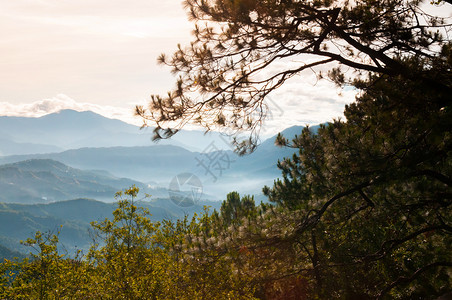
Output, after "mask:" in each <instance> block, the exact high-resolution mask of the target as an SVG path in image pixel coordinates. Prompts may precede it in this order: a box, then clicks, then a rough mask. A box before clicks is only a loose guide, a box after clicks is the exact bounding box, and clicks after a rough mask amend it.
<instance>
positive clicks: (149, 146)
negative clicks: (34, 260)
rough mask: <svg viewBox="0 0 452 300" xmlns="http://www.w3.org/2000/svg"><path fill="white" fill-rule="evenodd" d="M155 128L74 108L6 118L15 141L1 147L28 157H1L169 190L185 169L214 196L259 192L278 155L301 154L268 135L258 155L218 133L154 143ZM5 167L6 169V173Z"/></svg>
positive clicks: (2, 128) (5, 127)
mask: <svg viewBox="0 0 452 300" xmlns="http://www.w3.org/2000/svg"><path fill="white" fill-rule="evenodd" d="M151 131H152V130H145V131H143V130H139V127H137V126H133V125H130V124H126V123H124V122H122V121H119V120H113V119H108V118H105V117H102V116H100V115H98V114H95V113H93V112H76V111H72V110H64V111H61V112H59V113H56V114H50V115H47V116H44V117H41V118H22V117H0V133H1V134H2V137H3V140H4V141H5V140H6V141H8V142H4V141H2V143H0V153H3V154H6V153H8V154H11V152H10V151H11V149H12V148H13V146H12V145H22V146H21V147H20V149H21V151H17V153H16V154H20V155H3V156H0V164H11V163H15V162H20V161H24V160H30V159H46V160H49V159H51V160H55V161H58V162H61V163H63V164H65V165H67V166H69V167H72V168H77V169H81V170H102V171H105V172H107V173H108V176H113V177H116V178H117V179H119V178H129V179H130V182H132V181H134V182H135V183H136V184H137V185H140V186H151V187H153V188H157V187H159V188H167V187H168V184H169V183H170V181H171V180H172V178H174V177H175V176H177V174H180V173H184V172H185V173H192V174H195V175H196V176H198V177H199V178H200V179H201V181H202V182H203V187H204V192H205V194H206V196H207V197H208V198H210V199H212V198H214V199H215V198H216V199H217V200H221V199H222V198H224V197H225V195H226V193H228V192H230V191H232V190H239V191H241V192H242V193H251V194H259V193H260V190H261V188H262V187H263V185H265V184H271V183H272V182H273V180H274V179H275V178H277V177H278V176H279V174H280V171H279V170H278V169H277V168H276V163H277V160H278V159H282V158H283V157H287V156H290V155H292V153H293V150H291V149H287V148H278V147H276V146H274V137H272V138H270V139H268V140H265V141H264V142H263V143H262V144H261V145H260V147H259V148H258V149H257V150H256V151H255V152H254V153H253V154H251V155H247V156H243V157H239V156H237V155H236V154H235V153H233V151H232V150H231V146H230V145H229V144H228V141H229V140H228V138H229V137H227V136H223V135H220V134H218V133H209V134H205V133H204V132H202V131H181V132H180V133H178V134H177V135H175V136H174V137H173V138H172V139H168V140H163V141H160V142H159V143H157V144H156V143H154V142H152V141H151V137H152V132H151ZM286 131H287V133H288V134H287V136H293V135H294V132H301V127H297V126H295V127H291V128H289V129H287V130H286ZM25 144H27V146H26V147H25V146H24V145H25ZM188 144H189V145H188ZM183 145H188V146H183ZM8 149H9V150H8ZM62 149H66V150H62ZM193 149H201V150H198V151H194V150H193ZM227 149H229V150H227ZM49 150H50V151H49ZM43 152H45V153H43ZM5 171H6V169H0V178H1V176H2V175H1V173H2V172H5ZM34 171H37V170H34ZM10 172H11V170H10ZM22 175H25V174H24V173H22ZM104 175H105V174H104ZM5 176H7V175H3V177H5ZM18 183H19V182H18ZM3 184H5V183H3ZM6 184H7V183H6ZM99 184H101V185H102V184H104V183H103V182H99ZM109 186H110V187H113V188H114V187H115V185H110V184H109ZM117 187H119V189H120V188H122V185H118V186H117ZM71 191H72V192H73V190H72V189H71ZM61 195H64V194H63V193H62V194H61ZM80 196H82V195H80ZM89 196H91V195H89ZM42 197H47V196H45V195H43V196H41V198H42ZM53 199H55V201H56V200H68V199H69V198H64V199H61V198H53Z"/></svg>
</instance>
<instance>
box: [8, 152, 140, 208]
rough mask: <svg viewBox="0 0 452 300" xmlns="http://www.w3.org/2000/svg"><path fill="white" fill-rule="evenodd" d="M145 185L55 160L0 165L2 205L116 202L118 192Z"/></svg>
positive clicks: (35, 160)
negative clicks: (76, 200)
mask: <svg viewBox="0 0 452 300" xmlns="http://www.w3.org/2000/svg"><path fill="white" fill-rule="evenodd" d="M132 184H137V185H140V186H141V185H142V184H141V183H139V182H136V181H133V180H130V179H120V178H116V177H114V176H111V175H110V176H109V175H108V174H107V173H104V174H101V173H99V172H91V171H82V170H78V169H75V168H71V167H68V166H67V165H64V164H62V163H60V162H57V161H54V160H51V159H41V160H39V159H32V160H26V161H21V162H16V163H12V164H6V165H1V166H0V189H1V190H2V193H0V202H19V203H36V202H47V201H58V200H67V199H73V198H77V197H92V198H97V199H104V200H110V201H112V200H113V195H114V194H115V192H116V191H118V190H120V189H122V188H125V187H128V186H131V185H132Z"/></svg>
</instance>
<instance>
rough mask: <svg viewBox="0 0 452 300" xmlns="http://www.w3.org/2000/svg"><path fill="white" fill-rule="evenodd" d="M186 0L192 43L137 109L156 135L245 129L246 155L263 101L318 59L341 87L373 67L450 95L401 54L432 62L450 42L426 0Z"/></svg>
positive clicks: (166, 60) (446, 86)
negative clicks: (188, 127)
mask: <svg viewBox="0 0 452 300" xmlns="http://www.w3.org/2000/svg"><path fill="white" fill-rule="evenodd" d="M184 3H185V6H186V9H187V10H188V11H189V16H190V17H191V19H192V20H193V21H194V22H195V24H196V25H195V29H194V32H193V33H194V41H193V42H192V43H191V44H190V46H188V47H183V46H180V45H179V46H178V50H177V51H176V52H175V53H174V54H173V56H171V57H167V56H166V55H164V54H162V56H161V57H160V58H159V61H160V62H161V63H163V64H166V65H168V66H170V67H171V68H172V71H173V72H174V73H175V74H177V75H179V78H178V80H177V84H176V88H175V89H174V90H172V91H170V92H168V95H166V96H152V99H151V101H150V103H149V106H148V107H142V106H141V107H137V114H138V115H139V116H141V117H142V118H143V120H145V122H146V121H151V124H153V122H156V123H157V125H158V126H157V128H156V131H155V132H156V138H162V137H163V138H164V137H170V136H171V135H173V134H174V133H175V132H177V130H178V129H180V128H182V127H183V126H184V125H185V124H186V123H188V122H193V123H197V124H200V125H202V126H204V127H205V128H206V129H207V130H210V129H215V128H219V127H220V128H221V127H226V128H229V129H232V130H233V132H234V130H235V131H236V130H242V129H245V130H248V131H249V132H250V133H251V135H250V138H249V139H248V140H242V141H236V145H237V146H238V148H239V150H242V153H243V152H246V151H247V150H250V149H251V150H252V149H254V145H255V143H256V142H257V134H258V132H259V128H260V125H261V124H262V121H263V119H264V118H265V115H266V112H267V111H266V107H265V102H264V99H265V97H266V96H268V95H269V94H270V93H271V92H272V91H274V90H275V89H276V88H278V87H280V86H281V85H282V84H284V82H285V81H286V80H288V79H289V78H291V77H293V76H295V75H298V74H300V73H301V72H302V71H304V70H309V69H315V67H318V66H322V65H326V67H327V70H328V71H327V72H326V74H324V72H323V73H322V71H321V70H319V71H318V73H317V74H318V76H319V77H323V76H329V77H330V78H331V79H333V80H334V81H335V82H336V83H338V84H344V83H347V82H348V83H356V82H355V81H356V80H357V79H359V78H366V77H367V75H368V74H369V73H372V74H385V75H390V76H398V75H401V76H403V77H405V78H408V79H416V80H421V81H423V82H425V83H426V84H427V85H430V86H432V87H434V88H435V89H436V90H437V91H438V92H441V93H446V94H449V93H451V86H450V82H447V80H448V78H447V76H443V75H444V74H443V75H439V74H431V71H430V70H429V68H427V67H426V68H423V69H418V68H416V67H413V65H412V64H407V63H406V61H405V60H404V58H406V57H412V56H414V57H417V58H418V59H420V60H422V61H423V64H424V65H432V64H434V63H435V61H436V60H437V58H438V55H439V54H440V53H441V51H444V49H443V47H444V46H445V45H447V44H448V43H449V40H448V36H447V32H448V31H450V29H451V25H450V24H447V23H446V20H444V19H442V18H439V17H437V16H432V15H429V14H428V13H427V12H425V11H424V8H425V7H423V2H422V1H419V0H414V1H413V0H402V1H400V0H387V1H380V0H359V1H338V0H310V1H298V0H290V1H281V0H269V1H258V0H234V1H231V0H221V1H219V0H216V1H212V0H211V1H208V0H187V1H185V2H184ZM425 5H431V4H425ZM425 5H424V6H425ZM444 5H449V4H444ZM345 69H347V70H348V69H351V70H352V71H353V72H348V73H347V74H346V73H345V72H344V70H345ZM448 72H449V73H450V69H449V70H448ZM347 76H349V77H350V78H348V77H347ZM145 124H146V123H145Z"/></svg>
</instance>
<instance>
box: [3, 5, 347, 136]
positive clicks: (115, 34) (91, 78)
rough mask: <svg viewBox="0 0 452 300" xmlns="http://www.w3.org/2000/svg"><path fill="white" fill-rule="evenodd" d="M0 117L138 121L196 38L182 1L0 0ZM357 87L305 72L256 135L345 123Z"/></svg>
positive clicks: (270, 101) (278, 96) (274, 103)
mask: <svg viewBox="0 0 452 300" xmlns="http://www.w3.org/2000/svg"><path fill="white" fill-rule="evenodd" d="M0 8H1V9H0V36H1V39H0V115H16V116H30V117H33V116H42V115H45V114H47V113H52V112H55V111H58V110H61V109H76V110H80V111H82V110H92V111H94V112H97V113H100V114H102V115H104V116H107V117H112V118H119V119H122V120H124V121H127V122H129V123H135V124H140V123H141V120H139V119H137V118H134V117H133V109H134V107H135V105H137V104H144V103H146V102H147V101H148V100H149V99H150V95H152V94H165V93H166V92H167V91H168V90H170V89H171V88H172V87H174V84H175V77H174V76H173V75H172V74H171V73H170V68H168V67H164V66H160V65H157V63H156V60H157V56H158V55H159V54H161V53H166V54H169V55H171V53H172V52H173V51H174V50H175V49H176V48H177V44H178V43H180V44H181V45H187V44H189V42H190V41H191V39H192V36H191V31H192V28H193V24H191V23H190V22H189V21H188V19H187V17H186V13H185V11H184V10H183V7H182V4H181V2H180V1H179V0H166V1H161V0H159V1H156V0H127V1H123V0H14V1H11V0H0ZM354 97H355V91H354V90H352V89H348V90H340V89H337V88H336V87H335V86H334V85H333V84H332V83H330V82H328V81H319V82H317V80H316V79H315V76H314V74H311V73H305V74H302V75H301V76H298V77H295V78H293V79H291V80H290V81H289V82H287V83H286V84H285V85H284V86H283V87H282V88H280V89H279V90H277V91H276V92H275V93H273V94H271V95H270V96H269V97H268V98H267V105H268V107H269V108H270V109H271V113H270V115H269V118H268V119H267V121H266V123H265V125H264V129H263V131H262V133H263V134H264V135H266V134H267V135H272V134H275V133H277V132H279V131H281V130H283V129H284V128H287V127H290V126H292V125H306V124H318V123H323V122H327V121H331V120H332V119H333V118H338V117H341V116H342V115H343V114H342V112H343V110H344V105H345V104H346V103H350V102H352V101H353V100H354Z"/></svg>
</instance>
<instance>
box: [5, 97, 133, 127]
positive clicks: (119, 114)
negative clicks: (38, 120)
mask: <svg viewBox="0 0 452 300" xmlns="http://www.w3.org/2000/svg"><path fill="white" fill-rule="evenodd" d="M64 109H72V110H76V111H88V110H89V111H93V112H95V113H98V114H100V115H103V116H105V117H107V118H112V119H119V120H122V121H124V122H127V123H130V124H134V125H138V126H140V125H141V121H140V119H139V118H137V117H135V116H134V113H133V106H131V107H130V109H125V108H122V107H114V106H108V105H99V104H93V103H82V102H76V101H75V100H74V99H72V98H70V97H68V96H66V95H64V94H59V95H57V96H55V97H52V98H48V99H44V100H40V101H35V102H32V103H25V104H12V103H8V102H0V116H20V117H41V116H44V115H47V114H51V113H55V112H58V111H60V110H64Z"/></svg>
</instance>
